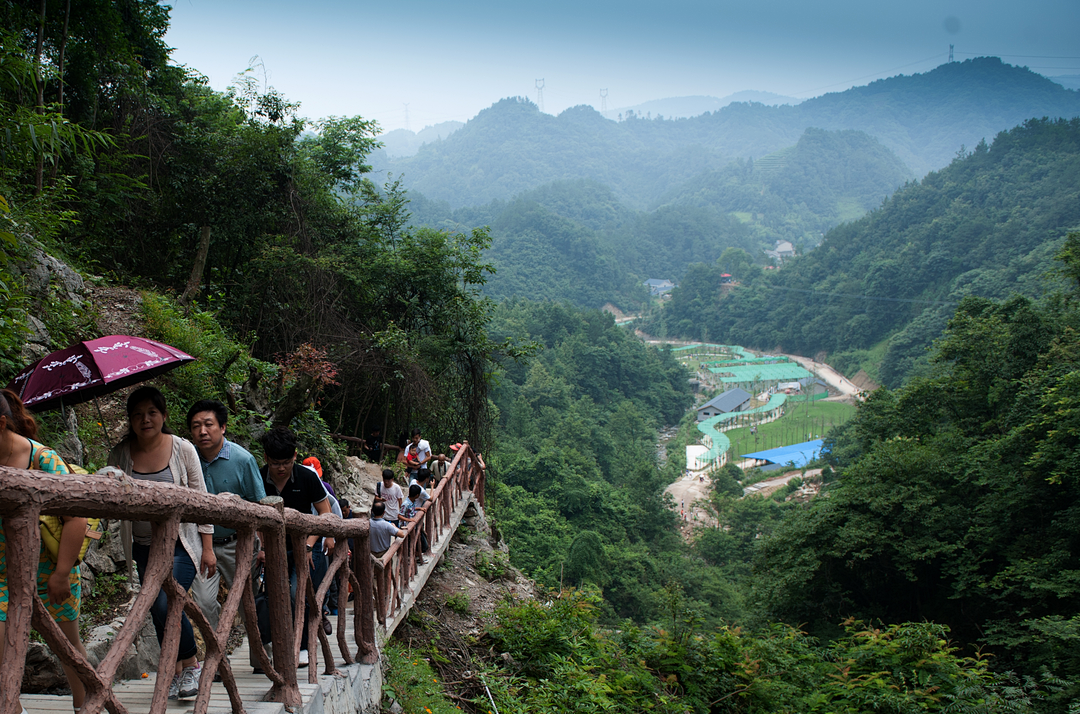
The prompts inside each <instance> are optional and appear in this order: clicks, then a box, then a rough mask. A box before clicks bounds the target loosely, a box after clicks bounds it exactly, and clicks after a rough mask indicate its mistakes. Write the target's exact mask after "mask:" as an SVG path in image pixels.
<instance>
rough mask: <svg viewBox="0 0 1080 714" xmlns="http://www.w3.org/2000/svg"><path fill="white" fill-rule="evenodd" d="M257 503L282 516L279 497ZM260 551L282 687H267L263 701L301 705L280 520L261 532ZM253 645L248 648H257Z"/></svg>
mask: <svg viewBox="0 0 1080 714" xmlns="http://www.w3.org/2000/svg"><path fill="white" fill-rule="evenodd" d="M260 503H262V504H264V505H268V506H273V507H274V508H275V509H276V510H277V512H278V513H279V514H282V516H284V513H285V502H284V501H283V500H282V499H281V497H280V496H267V497H266V498H264V499H263V500H262V501H260ZM263 537H264V538H263V541H264V542H263V550H264V551H265V552H266V562H265V563H264V565H265V571H264V577H265V578H266V597H267V601H268V604H269V605H270V635H271V637H273V639H274V641H273V651H274V669H276V670H277V671H278V673H279V674H280V675H281V677H282V679H283V681H284V684H281V685H278V684H277V683H276V682H275V683H274V684H273V686H271V688H270V693H269V694H267V699H268V700H269V701H272V702H281V703H282V704H285V705H287V706H291V707H299V706H302V705H303V698H302V697H301V696H300V686H299V685H298V684H297V681H296V646H295V642H296V640H295V638H294V637H293V628H292V606H291V603H290V602H289V564H288V563H289V560H288V555H287V553H286V550H285V526H284V518H283V519H282V526H281V527H280V528H273V529H267V530H265V531H263ZM260 644H261V642H260V643H259V644H256V643H254V642H252V643H249V645H251V646H259V645H260Z"/></svg>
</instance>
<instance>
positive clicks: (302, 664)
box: [296, 650, 308, 667]
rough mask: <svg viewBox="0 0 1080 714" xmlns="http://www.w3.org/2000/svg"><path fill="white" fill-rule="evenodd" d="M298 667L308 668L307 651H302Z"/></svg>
mask: <svg viewBox="0 0 1080 714" xmlns="http://www.w3.org/2000/svg"><path fill="white" fill-rule="evenodd" d="M296 666H297V667H307V666H308V656H307V650H300V661H298V662H297V663H296Z"/></svg>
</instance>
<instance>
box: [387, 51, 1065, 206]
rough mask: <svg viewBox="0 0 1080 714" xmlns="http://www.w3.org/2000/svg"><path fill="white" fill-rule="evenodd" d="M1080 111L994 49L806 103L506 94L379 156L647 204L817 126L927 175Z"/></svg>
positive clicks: (517, 187)
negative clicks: (435, 139) (1031, 124)
mask: <svg viewBox="0 0 1080 714" xmlns="http://www.w3.org/2000/svg"><path fill="white" fill-rule="evenodd" d="M1078 115H1080V93H1077V92H1074V91H1069V90H1066V89H1065V88H1064V87H1062V86H1061V85H1059V84H1056V83H1054V82H1052V81H1050V80H1049V79H1047V78H1046V77H1043V76H1042V75H1039V74H1036V73H1034V72H1031V71H1030V70H1028V69H1025V68H1020V67H1014V66H1011V65H1006V64H1003V63H1002V62H1001V61H1000V60H999V59H997V58H993V57H983V58H978V59H972V60H967V61H965V62H954V63H949V64H944V65H941V66H940V67H938V68H936V69H934V70H931V71H930V72H926V73H924V74H916V75H911V76H897V77H891V78H889V79H883V80H879V81H876V82H872V83H871V84H869V85H866V86H863V87H855V88H853V89H849V90H847V91H844V92H836V93H832V94H826V95H824V96H821V97H816V98H814V99H809V100H807V101H805V102H802V103H801V104H798V105H796V106H776V107H771V106H765V105H763V104H750V103H735V104H730V105H728V106H726V107H724V108H722V109H720V110H719V111H716V112H713V113H710V114H705V115H702V116H698V117H693V118H690V119H678V120H659V119H652V120H648V119H643V118H641V117H638V116H635V117H633V118H631V119H629V120H624V121H622V122H613V121H609V120H607V119H604V118H603V117H602V116H601V115H600V114H599V113H597V112H596V111H594V110H593V109H591V108H589V107H583V106H579V107H574V108H571V109H568V110H566V111H565V112H563V113H562V114H560V115H559V116H557V117H555V116H551V115H548V114H542V113H541V112H540V111H539V110H538V109H537V107H536V106H535V105H534V104H532V103H531V102H529V101H527V100H523V99H505V100H503V101H501V102H498V103H496V104H495V105H493V106H492V107H490V108H488V109H485V110H484V111H482V112H480V113H479V114H478V115H477V116H476V117H475V118H473V119H472V120H470V121H469V122H467V123H466V125H465V126H464V127H462V128H461V129H460V130H459V131H457V132H455V133H454V135H453V136H451V137H450V138H449V139H447V140H445V141H443V142H440V143H438V144H429V145H427V146H425V147H424V148H423V149H422V150H421V151H419V152H418V153H417V154H416V156H413V157H410V158H408V159H401V160H397V161H390V162H388V163H386V164H379V163H376V165H375V166H376V169H377V170H382V169H389V170H391V171H392V172H393V173H394V174H395V175H398V174H400V175H402V176H403V179H404V185H405V186H406V187H407V188H409V189H412V190H416V191H419V192H421V193H423V194H424V195H426V196H428V197H429V198H432V199H435V200H443V201H447V202H449V203H450V204H451V206H453V207H460V206H475V205H480V204H484V203H487V202H489V201H491V200H492V199H495V198H502V199H509V198H510V197H512V196H515V195H517V194H518V193H521V192H522V191H525V190H528V189H531V188H535V187H537V186H540V185H543V184H546V183H550V182H551V181H555V180H564V179H576V178H590V179H595V180H597V181H600V182H601V183H604V184H605V185H608V186H610V187H611V189H612V190H613V191H614V192H615V195H616V196H618V197H619V198H620V200H623V201H625V202H627V203H628V204H629V205H631V206H633V207H635V208H638V209H641V208H645V207H647V206H649V205H650V204H653V203H654V202H655V201H657V200H658V199H659V198H660V197H661V196H663V195H664V194H665V193H667V192H668V191H670V190H671V189H672V188H674V187H675V186H677V185H679V184H681V183H683V182H685V181H686V180H688V179H690V178H691V177H692V176H694V175H696V174H699V173H701V172H703V171H710V170H716V169H720V168H722V167H723V166H725V165H727V164H728V163H729V162H730V160H731V159H733V158H754V159H757V158H760V157H762V156H765V155H766V154H770V153H773V152H775V151H778V150H780V149H784V148H786V147H789V146H792V145H793V144H795V143H796V142H797V141H798V140H799V137H800V136H801V135H802V134H803V132H804V131H805V130H806V129H807V128H811V127H815V128H821V129H830V130H843V129H855V130H859V131H864V132H866V133H867V134H869V135H870V136H872V137H874V138H875V139H877V140H878V141H880V142H881V143H882V144H884V145H885V146H886V147H888V148H889V149H890V150H892V151H893V152H894V153H895V154H896V155H897V156H898V157H899V158H900V160H901V161H903V162H904V163H905V164H906V165H907V166H908V167H909V168H910V169H911V170H912V171H914V172H915V174H916V176H921V175H923V174H924V173H926V172H927V171H929V170H931V169H936V168H940V167H942V166H945V165H946V164H947V163H948V162H949V161H950V160H951V159H952V158H953V157H954V156H955V155H956V153H957V152H958V151H959V150H960V148H961V146H967V147H969V148H970V147H972V146H975V145H976V144H977V143H978V142H979V141H980V140H982V139H984V138H985V139H989V138H991V137H993V136H994V135H995V134H997V133H998V132H1000V131H1004V130H1006V129H1010V128H1012V127H1014V126H1016V125H1018V124H1020V123H1022V122H1024V121H1025V120H1027V119H1031V118H1039V117H1044V116H1045V117H1051V118H1053V117H1065V118H1070V117H1074V116H1078Z"/></svg>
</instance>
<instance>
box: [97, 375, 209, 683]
mask: <svg viewBox="0 0 1080 714" xmlns="http://www.w3.org/2000/svg"><path fill="white" fill-rule="evenodd" d="M127 415H128V433H127V436H125V437H124V439H123V440H122V441H121V442H120V443H119V444H117V445H116V446H115V447H114V448H113V450H112V451H111V452H110V453H109V465H110V466H116V467H117V468H119V469H121V470H122V471H124V472H126V473H129V474H131V476H132V477H133V478H136V479H141V480H145V481H159V482H164V483H171V484H174V485H176V486H184V487H186V488H190V489H193V490H195V491H200V492H203V493H205V492H206V484H205V483H204V482H203V475H202V467H201V466H200V464H199V454H198V452H197V451H196V450H195V446H194V445H193V444H192V443H191V442H190V441H187V440H186V439H183V438H181V437H178V436H175V435H174V434H173V433H172V430H171V429H169V425H168V424H167V423H166V419H167V418H168V416H169V412H168V409H167V408H166V406H165V397H164V396H163V395H162V394H161V392H160V391H158V389H157V388H155V387H140V388H139V389H136V390H135V391H134V392H132V393H131V395H130V396H129V397H128V401H127ZM151 532H152V531H151V525H150V523H149V522H146V521H138V522H134V523H131V524H130V529H128V528H127V527H125V528H124V531H123V535H124V540H125V544H124V545H125V549H126V548H127V546H128V545H129V544H130V545H131V551H130V552H131V553H132V555H133V557H134V560H135V564H136V566H138V569H139V578H140V580H141V579H142V576H143V573H145V572H146V567H147V561H148V560H149V556H150V537H151ZM213 535H214V526H212V525H199V526H196V525H195V524H194V523H181V524H180V537H179V538H178V539H177V541H176V549H175V551H174V553H173V577H174V578H175V579H176V581H177V582H178V583H179V584H180V587H181V588H183V589H184V590H187V589H188V588H190V587H191V583H192V581H193V580H195V576H196V575H197V573H198V572H199V571H203V572H205V573H206V574H207V576H210V575H213V574H214V572H215V570H217V562H216V558H215V557H214V546H213ZM132 541H134V542H133V543H132ZM196 564H198V570H196ZM168 609H169V603H168V598H167V596H166V595H165V592H164V591H161V592H159V593H158V597H157V601H156V602H155V603H154V605H153V606H152V607H151V608H150V615H151V617H152V618H153V620H154V629H155V630H156V631H157V638H158V643H161V641H162V639H163V638H164V634H165V616H166V615H167V613H168ZM196 650H197V648H196V644H195V634H194V631H193V630H192V627H191V622H190V621H189V620H188V618H187V615H184V616H183V618H182V619H181V623H180V650H179V652H178V653H177V663H176V673H175V675H174V677H173V681H172V684H171V685H170V687H169V699H186V698H188V697H193V696H195V695H196V694H198V691H199V673H200V671H201V670H200V667H199V662H198V660H197V659H196V657H195V655H196Z"/></svg>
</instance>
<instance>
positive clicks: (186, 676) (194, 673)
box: [176, 665, 202, 699]
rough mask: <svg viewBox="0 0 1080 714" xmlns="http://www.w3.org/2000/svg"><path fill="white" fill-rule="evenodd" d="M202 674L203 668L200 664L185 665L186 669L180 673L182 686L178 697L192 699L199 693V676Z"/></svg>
mask: <svg viewBox="0 0 1080 714" xmlns="http://www.w3.org/2000/svg"><path fill="white" fill-rule="evenodd" d="M201 675H202V668H201V667H199V666H198V665H195V666H194V667H184V671H183V672H182V673H181V674H180V686H179V691H178V692H177V695H176V696H177V698H178V699H190V698H191V697H194V696H195V695H196V694H198V693H199V677H200V676H201Z"/></svg>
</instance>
